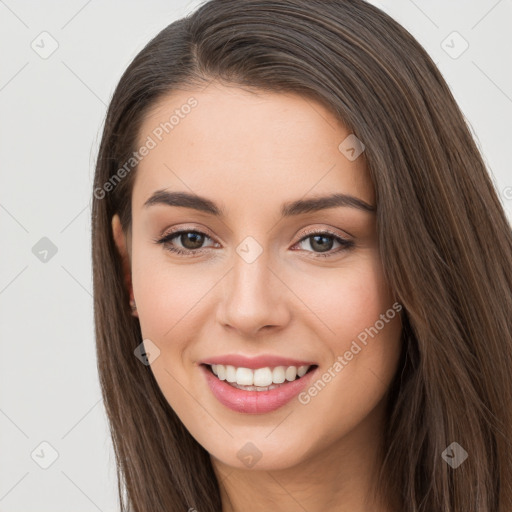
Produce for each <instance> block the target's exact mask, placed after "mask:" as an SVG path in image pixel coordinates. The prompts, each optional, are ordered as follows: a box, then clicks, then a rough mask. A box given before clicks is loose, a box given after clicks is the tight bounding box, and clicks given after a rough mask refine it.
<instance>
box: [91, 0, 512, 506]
mask: <svg viewBox="0 0 512 512" xmlns="http://www.w3.org/2000/svg"><path fill="white" fill-rule="evenodd" d="M211 80H220V81H225V82H229V83H232V84H237V85H240V86H243V87H254V88H257V89H259V90H263V91H265V90H267V91H274V92H275V91H277V92H279V91H286V92H296V93H299V94H301V95H303V96H304V97H308V98H313V99H315V100H317V101H320V102H322V103H323V104H325V105H327V107H328V108H329V109H330V110H331V111H332V112H333V113H334V114H335V115H336V116H338V117H339V119H340V120H341V121H342V122H343V123H344V124H345V126H347V127H348V129H349V130H350V131H351V132H352V133H354V134H355V135H356V136H357V137H358V138H359V139H360V140H361V141H362V142H363V143H364V145H365V152H364V158H365V159H366V163H367V166H368V169H369V172H370V175H371V178H372V181H373V184H374V188H375V192H376V199H377V229H378V237H379V244H380V251H381V258H382V263H383V266H384V270H385V276H386V279H387V280H388V282H389V285H390V286H391V288H392V289H393V290H394V293H395V295H396V297H397V298H398V300H399V301H400V303H401V304H402V305H403V308H404V309H403V318H404V328H403V332H402V336H403V341H404V345H403V347H404V348H403V356H402V361H401V365H400V368H399V370H398V372H397V375H396V378H395V380H394V381H393V384H392V386H391V388H390V392H389V406H388V412H389V415H388V420H387V428H386V430H385V432H384V441H385V443H384V447H385V453H384V454H383V455H384V464H383V467H382V470H381V472H380V478H379V481H378V482H376V485H377V484H378V486H380V487H381V488H382V489H387V490H388V491H391V492H393V493H396V494H397V495H398V496H399V497H400V499H401V501H402V507H403V510H404V511H410V512H448V511H450V512H510V511H511V510H512V447H511V440H512V269H511V264H512V234H511V227H510V225H509V223H508V221H507V218H506V216H505V213H504V210H503V208H502V206H501V204H500V201H499V199H498V196H497V194H496V191H495V189H494V188H493V183H492V181H491V180H490V178H489V175H488V172H487V170H486V168H485V164H484V162H483V159H482V156H481V154H480V153H479V150H478V149H477V146H476V144H475V142H474V140H473V138H472V135H471V133H470V130H469V129H468V126H467V125H466V122H465V119H464V116H463V114H462V113H461V111H460V109H459V108H458V106H457V104H456V102H455V100H454V98H453V96H452V94H451V92H450V89H449V88H448V86H447V84H446V83H445V81H444V80H443V78H442V76H441V74H440V72H439V71H438V69H437V68H436V66H435V65H434V63H433V62H432V60H431V59H430V57H429V56H428V54H427V53H426V51H425V50H424V49H423V48H422V47H421V46H420V44H419V43H418V42H417V41H416V40H415V39H414V38H413V37H412V36H411V34H409V32H408V31H407V30H405V29H404V28H403V27H402V26H400V25H399V24H398V23H397V22H395V21H394V20H393V19H392V18H390V17H389V16H388V15H386V14H385V13H384V12H382V11H380V10H379V9H377V8H375V7H373V6H372V5H370V4H367V3H366V2H364V1H363V0H322V1H320V0H211V1H209V2H207V3H205V4H203V5H202V6H201V7H200V8H199V9H198V10H197V11H195V12H194V13H193V14H191V15H190V16H188V17H186V18H184V19H181V20H178V21H176V22H174V23H172V24H171V25H169V26H168V27H167V28H165V29H164V30H162V31H161V32H160V33H159V34H158V35H157V36H156V37H155V38H154V39H153V40H152V41H150V42H149V43H148V44H147V45H146V47H145V48H144V49H143V50H142V51H141V52H140V53H139V54H138V55H137V56H136V57H135V59H134V60H133V62H132V63H131V64H130V66H129V67H128V69H127V70H126V71H125V73H124V74H123V76H122V78H121V79H120V82H119V84H118V86H117V89H116V90H115V93H114V95H113V98H112V101H111V103H110V107H109V109H108V113H107V117H106V121H105V126H104V131H103V137H102V141H101V146H100V150H99V155H98V160H97V167H96V174H95V180H94V194H93V199H92V201H93V205H92V206H93V207H92V259H93V273H94V315H95V328H96V342H97V357H98V369H99V376H100V380H101V386H102V392H103V397H104V403H105V407H106V411H107V414H108V419H109V424H110V428H111V434H112V439H113V445H114V449H115V455H116V462H117V471H118V479H119V498H120V502H121V509H122V510H126V509H127V508H126V507H129V509H130V510H134V511H136V512H149V511H151V512H164V511H165V512H171V511H178V510H179V511H183V510H187V509H189V508H195V509H196V510H198V511H199V512H219V511H220V510H221V508H222V507H221V499H220V492H219V484H218V482H217V480H216V478H215V475H214V472H213V468H212V465H211V462H210V458H209V455H208V453H207V452H206V450H205V449H204V448H203V447H202V446H200V445H199V444H198V443H197V442H196V441H195V439H193V438H192V436H191V435H190V434H189V432H188V431H187V429H186V428H185V427H184V425H183V424H182V423H181V421H180V420H179V419H178V417H177V416H176V414H175V413H174V411H173V410H172V408H171V407H170V405H169V403H168V402H167V401H166V399H165V398H164V396H163V394H162V393H161V391H160V389H159V387H158V385H157V383H156V381H155V379H154V376H153V374H152V372H151V369H150V367H149V366H145V365H143V364H140V361H139V360H138V359H137V358H136V357H135V356H134V353H133V352H134V349H135V347H137V346H138V345H139V344H140V343H141V341H142V338H141V331H140V325H139V322H138V319H137V318H134V317H133V316H131V314H130V308H129V306H128V292H127V290H126V287H125V284H124V280H123V272H122V268H121V262H120V258H119V254H118V253H117V250H116V247H115V244H114V240H113V236H112V231H111V219H112V216H113V215H114V214H115V213H118V214H119V215H120V218H121V221H122V225H123V229H124V230H125V231H128V230H129V229H130V223H131V210H130V201H131V191H132V186H133V178H134V176H135V173H136V165H134V166H133V168H128V169H127V168H126V167H125V173H122V179H119V176H120V174H119V172H118V171H119V169H120V168H121V167H122V166H123V165H125V163H126V162H127V161H129V160H130V158H131V156H132V155H133V152H134V151H136V149H137V148H136V141H137V138H138V136H139V135H140V134H139V129H140V125H141V121H142V119H143V118H144V116H145V114H147V112H148V110H149V109H150V108H151V107H152V106H154V105H155V103H156V102H157V101H158V100H159V99H161V98H162V97H163V96H164V95H167V94H168V93H170V92H172V91H173V90H174V89H176V88H184V87H190V88H191V90H193V88H194V87H200V86H204V85H206V84H207V83H208V82H209V81H211ZM198 108H200V106H199V107H198ZM114 175H116V176H114ZM107 183H111V186H109V187H107V186H105V184H107ZM453 442H456V443H458V444H459V445H460V446H461V447H462V448H463V449H465V450H466V451H467V453H468V458H467V460H466V461H465V462H464V463H463V464H461V465H460V466H459V467H458V468H457V469H454V468H452V467H450V465H448V464H447V463H446V462H445V460H443V457H442V454H443V452H444V451H445V449H446V448H447V447H448V446H450V445H451V443H453Z"/></svg>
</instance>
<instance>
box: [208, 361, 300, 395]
mask: <svg viewBox="0 0 512 512" xmlns="http://www.w3.org/2000/svg"><path fill="white" fill-rule="evenodd" d="M211 368H212V371H213V373H214V374H215V375H217V377H218V378H219V379H220V380H226V381H227V382H229V383H232V384H233V385H234V386H235V387H238V386H251V387H252V388H254V389H249V391H253V390H256V388H258V390H263V389H262V388H265V390H266V389H267V388H270V389H273V384H282V383H283V382H285V381H289V382H291V381H294V380H295V379H296V378H297V377H303V376H304V375H305V374H306V373H307V371H308V370H309V368H310V366H299V367H298V368H297V367H296V366H276V367H275V368H270V367H268V366H267V367H265V368H257V369H255V370H252V369H250V368H242V367H240V368H236V367H235V366H231V365H223V364H212V365H211ZM260 388H261V389H260ZM244 389H245V388H244Z"/></svg>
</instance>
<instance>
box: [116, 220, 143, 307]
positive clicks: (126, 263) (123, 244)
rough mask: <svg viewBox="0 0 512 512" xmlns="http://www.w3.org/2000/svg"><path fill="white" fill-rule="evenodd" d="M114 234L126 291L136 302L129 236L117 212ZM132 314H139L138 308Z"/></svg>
mask: <svg viewBox="0 0 512 512" xmlns="http://www.w3.org/2000/svg"><path fill="white" fill-rule="evenodd" d="M112 235H113V237H114V242H115V244H116V247H117V252H118V253H119V256H120V258H121V266H122V270H123V276H124V284H125V287H126V291H127V292H128V295H129V296H130V301H132V302H134V296H133V286H132V271H131V258H130V252H129V247H128V243H127V237H126V234H125V232H124V231H123V227H122V225H121V220H120V218H119V215H118V214H117V213H116V214H115V215H114V216H113V217H112ZM132 315H133V316H138V314H137V310H135V311H132Z"/></svg>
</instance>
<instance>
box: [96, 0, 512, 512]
mask: <svg viewBox="0 0 512 512" xmlns="http://www.w3.org/2000/svg"><path fill="white" fill-rule="evenodd" d="M92 229H93V232H92V243H93V271H94V296H95V322H96V336H97V349H98V365H99V372H100V378H101V385H102V390H103V395H104V399H105V405H106V410H107V413H108V417H109V421H110V425H111V431H112V437H113V442H114V448H115V453H116V459H117V466H118V476H119V495H120V499H121V506H122V509H123V510H125V509H126V508H128V509H130V510H136V511H150V510H151V511H167V512H168V511H175V510H176V511H178V510H190V511H192V510H197V511H198V512H204V511H211V512H219V511H222V512H228V511H233V512H234V511H240V510H251V511H260V510H261V511H262V510H274V511H291V510H308V511H309V512H314V511H317V510H322V511H324V512H325V511H349V510H350V511H352V512H360V511H361V512H362V511H368V510H372V511H375V512H391V511H395V512H396V511H411V512H413V511H414V512H420V511H422V512H423V511H428V512H437V511H439V512H448V511H450V512H462V511H464V512H477V511H478V512H506V511H509V510H511V509H512V450H511V439H512V372H511V370H510V368H511V367H512V315H511V314H510V312H511V310H512V270H511V266H510V263H511V261H512V235H511V230H510V225H509V224H508V222H507V219H506V216H505V214H504V211H503V209H502V207H501V205H500V202H499V200H498V197H497V194H496V192H495V190H494V188H493V185H492V182H491V180H490V178H489V176H488V173H487V170H486V168H485V166H484V163H483V161H482V157H481V155H480V154H479V152H478V149H477V147H476V145H475V142H474V141H473V139H472V136H471V134H470V131H469V130H468V127H467V125H466V123H465V121H464V117H463V115H462V113H461V111H460V109H459V108H458V106H457V104H456V102H455V101H454V99H453V97H452V95H451V93H450V91H449V88H448V87H447V85H446V83H445V82H444V80H443V78H442V77H441V75H440V73H439V71H438V70H437V68H436V67H435V65H434V64H433V62H432V61H431V59H430V58H429V56H428V55H427V53H426V52H425V51H424V50H423V49H422V47H421V46H420V45H419V44H418V42H417V41H416V40H415V39H414V38H413V37H412V36H411V35H410V34H409V33H408V32H407V31H406V30H405V29H404V28H402V27H401V26H400V25H398V24H397V23H396V22H395V21H394V20H392V19H391V18H390V17H389V16H387V15H386V14H385V13H383V12H382V11H380V10H378V9H377V8H375V7H373V6H371V5H369V4H367V3H365V2H363V1H362V0H329V1H321V2H320V1H311V0H307V1H306V0H245V1H243V2H240V1H238V0H212V1H209V2H207V3H205V4H204V5H202V6H201V7H200V8H199V9H198V10H197V11H196V12H195V13H193V14H192V15H191V16H189V17H187V18H184V19H182V20H179V21H177V22H175V23H173V24H171V25H170V26H168V27H167V28H166V29H164V30H163V31H162V32H161V33H160V34H158V35H157V36H156V37H155V38H154V39H153V40H152V41H151V42H150V43H149V44H148V45H147V46H146V47H145V48H144V49H143V50H142V51H141V52H140V53H139V55H137V57H136V58H135V59H134V61H133V62H132V63H131V64H130V66H129V67H128V69H127V70H126V72H125V73H124V75H123V76H122V78H121V80H120V83H119V85H118V87H117V89H116V91H115V94H114V96H113V98H112V101H111V104H110V107H109V110H108V114H107V118H106V122H105V128H104V132H103V138H102V142H101V147H100V151H99V156H98V162H97V168H96V175H95V183H94V198H93V215H92Z"/></svg>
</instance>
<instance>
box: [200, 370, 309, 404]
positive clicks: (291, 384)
mask: <svg viewBox="0 0 512 512" xmlns="http://www.w3.org/2000/svg"><path fill="white" fill-rule="evenodd" d="M200 367H201V370H202V371H203V373H204V375H205V377H206V382H207V383H208V386H209V388H210V390H211V392H212V393H213V394H214V396H215V398H217V400H218V401H219V402H220V403H221V404H223V405H225V406H226V407H229V409H231V410H233V411H236V412H245V413H249V414H263V413H266V412H272V411H275V410H276V409H279V408H280V407H282V406H283V405H285V404H287V403H288V402H290V400H292V399H293V398H294V397H295V396H297V395H298V394H299V393H300V392H301V391H302V390H303V389H304V388H305V387H306V386H307V385H308V383H309V381H310V380H311V378H312V375H313V374H314V373H315V372H316V370H317V369H318V368H315V369H313V370H312V371H310V372H308V373H306V374H305V375H304V376H303V377H301V378H300V379H296V380H294V381H287V382H286V383H283V384H281V385H280V386H279V387H278V388H274V389H271V390H269V391H245V390H243V389H238V388H234V387H233V386H230V385H229V384H228V383H227V382H226V381H223V380H219V379H218V378H217V377H216V376H215V375H214V374H213V373H212V372H211V371H210V370H209V369H208V367H207V366H205V365H200Z"/></svg>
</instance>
